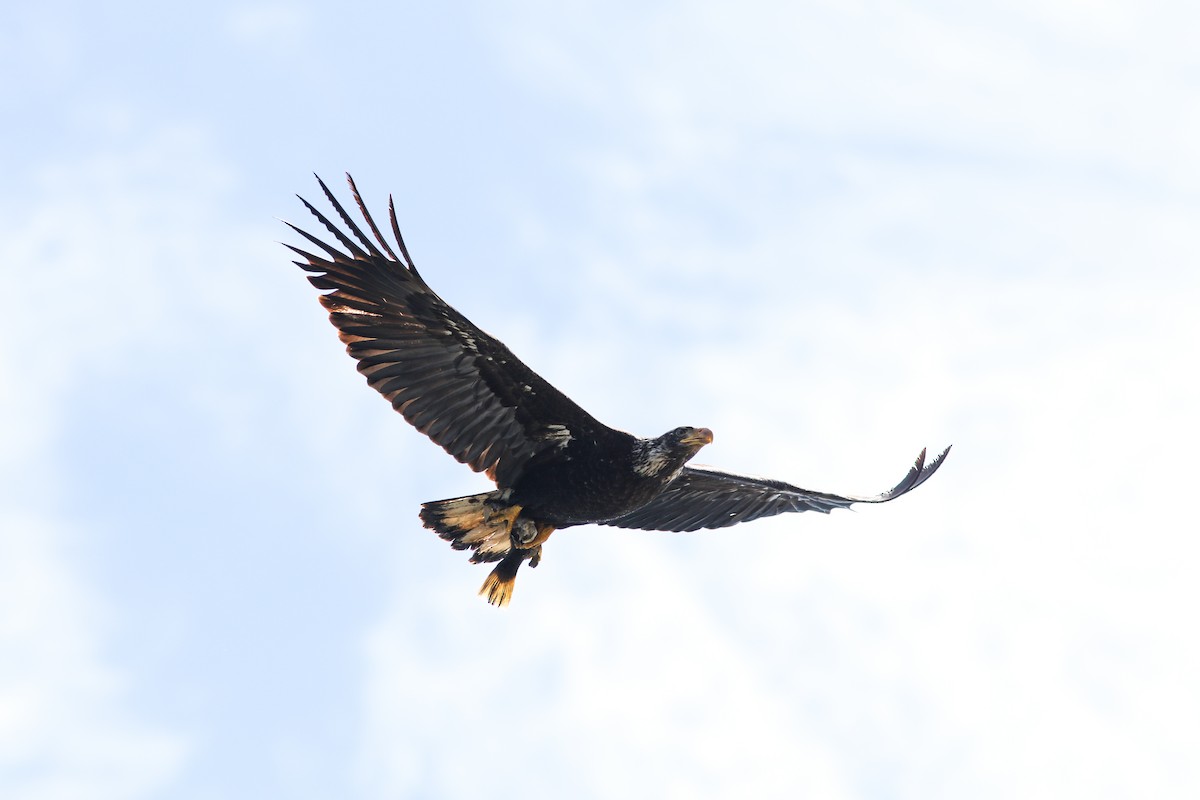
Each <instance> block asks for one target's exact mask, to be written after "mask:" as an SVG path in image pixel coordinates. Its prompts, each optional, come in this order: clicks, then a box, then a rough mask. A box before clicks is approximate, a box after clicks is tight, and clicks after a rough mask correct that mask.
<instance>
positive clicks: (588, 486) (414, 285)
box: [285, 175, 950, 606]
mask: <svg viewBox="0 0 1200 800" xmlns="http://www.w3.org/2000/svg"><path fill="white" fill-rule="evenodd" d="M346 179H347V181H348V182H349V184H350V191H351V193H352V194H353V196H354V201H355V203H356V204H357V205H358V210H359V212H360V213H361V214H362V218H363V221H364V222H365V223H366V225H367V227H368V228H369V229H370V232H371V237H368V236H367V235H365V234H364V233H363V230H362V228H360V227H359V225H358V224H357V223H356V222H355V221H354V220H353V219H352V218H351V217H350V215H349V214H347V213H346V210H345V209H344V208H343V207H342V205H341V203H339V202H338V200H337V198H335V197H334V195H333V193H332V192H330V191H329V188H328V187H327V186H326V185H325V183H324V182H323V181H322V180H321V179H320V177H317V182H318V183H319V184H320V186H321V191H323V192H324V193H325V197H326V198H327V199H328V201H329V203H330V205H331V206H332V207H333V209H334V211H336V212H337V215H338V217H339V218H340V219H341V221H342V223H343V224H344V225H345V227H346V228H347V229H348V230H349V235H347V233H345V232H343V231H342V230H341V229H339V228H338V227H337V226H336V225H335V224H334V223H332V222H331V221H330V220H329V218H328V217H326V216H325V215H324V214H322V213H321V212H320V211H318V210H317V209H316V208H315V207H314V206H313V205H312V204H311V203H309V202H308V201H307V200H305V199H304V198H303V197H301V198H300V202H302V203H304V205H305V207H306V208H308V210H309V211H310V212H311V213H312V215H313V216H314V217H316V218H317V220H318V221H319V222H320V223H321V224H322V225H324V226H325V228H326V229H327V230H328V231H329V233H330V234H331V235H332V236H333V237H334V238H335V239H336V240H337V242H338V244H340V248H339V247H337V246H335V245H332V244H329V243H327V242H326V241H323V240H322V239H319V238H317V237H316V236H313V235H312V234H310V233H307V232H306V231H304V230H301V229H300V228H298V227H296V226H295V225H292V224H291V223H285V224H287V225H288V226H289V227H291V228H292V230H294V231H296V233H298V234H299V235H300V236H303V237H304V238H305V239H306V240H307V241H308V242H310V243H311V244H312V245H313V247H315V248H316V250H317V251H318V252H317V253H312V252H308V251H306V250H303V249H300V248H298V247H292V246H291V245H286V246H287V247H288V248H290V249H291V250H292V251H294V252H295V253H297V254H298V255H299V256H300V257H301V258H302V259H304V260H303V261H296V262H295V263H296V265H297V266H299V267H300V268H302V269H304V270H306V271H307V272H310V273H312V274H311V275H309V277H308V280H309V282H310V283H312V285H313V286H315V287H316V288H317V289H320V290H322V291H323V292H325V293H324V294H322V295H321V296H320V301H321V305H323V306H325V308H326V310H328V312H329V320H330V321H331V322H332V323H333V325H334V327H336V328H337V330H338V336H339V338H340V339H341V340H342V341H343V342H344V343H345V345H346V350H347V351H348V352H349V353H350V355H351V356H353V357H354V358H355V359H356V360H357V361H358V371H359V372H361V373H362V374H363V375H364V376H365V377H366V379H367V383H369V384H370V385H371V387H372V388H374V389H375V390H376V391H378V392H379V393H380V394H382V395H383V396H384V397H386V398H387V399H388V401H389V402H390V403H391V404H392V407H393V408H394V409H396V410H397V411H399V412H400V413H401V414H402V415H403V416H404V418H405V419H406V420H408V422H409V423H410V424H412V425H413V426H414V427H415V428H416V429H417V430H419V431H421V433H424V434H425V435H426V436H428V437H429V438H430V439H432V440H433V441H434V442H436V443H437V444H438V445H440V446H441V447H442V448H443V449H445V450H446V452H448V453H449V454H450V455H452V456H454V457H455V458H456V459H458V460H459V461H460V462H462V463H464V464H467V465H468V466H470V467H471V469H473V470H475V471H476V472H484V473H486V474H487V476H488V477H489V478H491V479H492V480H493V481H495V483H496V489H495V491H491V492H484V493H483V494H475V495H470V496H467V497H456V498H453V499H450V500H438V501H434V502H429V503H424V504H423V505H422V507H421V521H422V522H423V523H424V524H425V527H427V528H431V529H432V530H434V531H436V532H437V534H438V535H439V536H440V537H441V538H443V539H445V540H446V541H448V542H449V543H450V545H451V546H452V547H453V548H455V549H456V550H468V549H469V550H471V551H472V553H471V561H472V562H473V563H480V562H493V561H494V562H499V563H497V564H496V566H495V568H494V569H493V570H492V572H491V574H489V575H488V577H487V580H485V581H484V583H483V587H482V588H481V589H480V591H479V593H480V594H481V595H483V596H484V597H486V598H487V601H488V602H489V603H491V604H493V605H498V606H505V605H507V604H508V602H509V600H511V599H512V593H513V584H514V582H515V580H516V576H517V570H518V569H519V568H520V566H521V564H522V563H523V562H525V561H528V562H529V566H530V567H536V566H537V565H538V562H540V561H541V558H542V546H543V545H544V544H545V542H546V540H547V539H548V538H549V537H550V534H551V533H553V532H554V531H555V530H557V529H560V528H569V527H572V526H574V525H586V524H590V523H598V524H601V525H615V526H617V527H621V528H641V529H644V530H658V531H695V530H699V529H701V528H724V527H728V526H730V525H736V524H737V523H739V522H748V521H749V520H752V519H758V518H759V517H769V516H772V515H775V514H782V513H784V512H787V511H820V512H823V513H826V514H827V513H829V512H830V511H831V510H832V509H835V508H845V507H847V506H849V505H851V504H852V503H886V502H887V501H889V500H894V499H895V498H897V497H899V496H900V495H902V494H907V493H908V492H910V491H912V490H913V489H915V488H917V487H918V486H920V485H921V484H922V483H924V482H925V481H926V480H928V479H929V477H930V476H931V475H933V473H934V472H936V471H937V469H938V467H940V466H941V464H942V461H943V460H944V459H945V457H946V454H947V453H948V452H949V451H950V448H949V447H947V448H946V449H945V450H943V451H942V452H941V453H940V454H939V455H938V456H937V457H936V458H934V459H933V460H932V461H928V462H926V459H925V451H924V450H922V451H921V453H920V455H918V456H917V460H916V462H915V463H914V464H913V466H912V468H911V469H910V470H909V471H908V474H907V475H905V476H904V480H902V481H900V482H899V483H898V484H896V485H895V486H894V487H892V488H891V489H889V490H888V491H886V492H884V493H882V494H878V495H873V496H856V495H838V494H827V493H825V492H813V491H809V490H807V489H801V488H799V487H797V486H792V485H790V484H787V483H783V482H781V481H774V480H766V479H763V478H753V477H750V476H746V475H734V474H730V473H727V472H720V471H718V470H715V469H712V468H710V467H701V466H688V461H689V460H690V459H691V458H692V456H694V455H696V453H697V452H698V451H699V450H700V448H701V447H703V446H704V445H706V444H708V443H710V442H711V441H712V439H713V434H712V431H710V430H709V429H708V428H691V427H686V426H685V427H679V428H675V429H674V430H671V431H667V432H666V433H664V434H663V435H662V436H657V437H652V438H649V439H641V438H638V437H636V436H633V435H631V434H629V433H626V432H624V431H619V430H615V429H613V428H610V427H608V426H607V425H605V424H604V423H602V422H600V421H599V420H597V419H596V418H595V417H593V416H592V415H591V414H589V413H588V412H587V411H585V410H583V409H582V408H580V407H579V406H578V405H576V404H575V403H574V402H573V401H572V400H571V399H570V398H569V397H567V396H566V395H564V394H563V393H562V392H560V391H559V390H558V389H555V388H554V387H553V386H551V385H550V384H549V383H548V382H547V381H546V380H545V379H544V378H542V377H541V376H540V375H538V374H537V373H535V372H534V371H533V370H531V369H530V368H529V367H527V366H525V364H524V363H522V361H521V360H520V359H519V358H517V357H516V356H515V355H513V353H512V351H510V350H509V349H508V348H507V347H505V346H504V345H503V344H501V343H500V341H499V340H497V339H495V338H494V337H492V336H490V335H488V334H487V333H484V332H483V331H482V330H480V329H479V328H478V327H476V326H475V325H474V324H473V323H472V322H471V321H470V320H468V319H467V318H466V317H464V316H463V315H462V314H460V313H459V312H458V311H456V310H455V309H454V307H453V306H451V305H450V304H449V303H447V302H446V301H445V300H443V299H442V298H441V297H439V296H438V295H437V294H436V293H435V292H434V291H433V289H431V288H429V285H428V284H427V283H425V280H424V278H422V277H421V275H420V273H418V272H417V268H416V266H415V265H414V264H413V260H412V257H411V256H409V254H408V248H407V247H406V246H405V244H404V239H403V237H402V236H401V235H400V228H399V226H398V225H397V224H396V210H395V205H394V203H393V202H392V200H391V198H390V197H389V198H388V217H389V220H390V222H391V229H392V230H391V232H392V235H393V236H394V238H395V245H396V249H395V250H394V249H392V246H391V245H390V244H389V243H388V241H387V239H386V238H385V237H384V236H383V234H382V233H381V232H380V230H379V227H378V226H377V225H376V224H375V221H374V219H372V217H371V215H370V213H369V212H368V211H367V208H366V205H364V204H363V201H362V197H361V196H360V195H359V193H358V187H356V186H355V185H354V179H353V178H351V177H350V176H349V175H347V176H346ZM372 237H373V238H372ZM397 250H398V251H399V255H397Z"/></svg>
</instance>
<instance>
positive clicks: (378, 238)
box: [346, 172, 400, 261]
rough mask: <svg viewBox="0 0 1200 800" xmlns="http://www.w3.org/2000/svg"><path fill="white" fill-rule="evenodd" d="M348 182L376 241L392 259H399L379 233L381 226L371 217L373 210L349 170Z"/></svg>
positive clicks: (360, 211)
mask: <svg viewBox="0 0 1200 800" xmlns="http://www.w3.org/2000/svg"><path fill="white" fill-rule="evenodd" d="M346 183H348V184H350V193H351V194H353V195H354V202H355V203H357V204H358V211H359V213H360V214H362V215H363V219H365V220H366V221H367V225H368V226H370V228H371V233H373V234H375V239H376V241H378V242H379V244H381V245H383V249H384V250H386V251H387V254H388V255H389V256H391V257H392V261H399V260H400V259H398V258H396V254H395V253H394V252H392V248H391V246H390V245H389V244H388V243H387V239H384V238H383V235H382V234H380V233H379V227H378V226H377V225H376V224H375V220H374V219H372V218H371V212H370V211H367V204H366V203H364V202H363V199H362V195H360V194H359V193H358V187H357V186H356V185H355V184H354V178H352V177H351V176H350V173H349V172H347V173H346Z"/></svg>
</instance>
